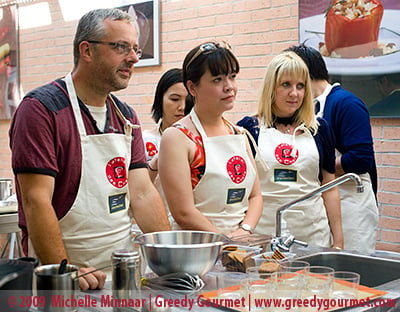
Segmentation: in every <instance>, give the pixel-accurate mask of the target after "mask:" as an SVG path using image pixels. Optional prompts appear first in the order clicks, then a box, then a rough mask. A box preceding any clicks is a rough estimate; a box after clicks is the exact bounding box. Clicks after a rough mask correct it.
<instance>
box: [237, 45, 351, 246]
mask: <svg viewBox="0 0 400 312" xmlns="http://www.w3.org/2000/svg"><path fill="white" fill-rule="evenodd" d="M238 125H239V126H242V127H244V128H245V129H247V130H248V131H249V132H250V134H251V136H250V138H251V137H252V138H254V144H253V148H254V150H255V151H256V154H255V160H256V164H257V171H258V174H259V179H260V185H261V192H262V196H263V213H262V216H261V218H260V221H259V223H258V225H257V228H256V233H260V234H274V233H275V226H276V225H275V216H276V211H277V210H278V209H279V208H280V207H282V206H283V205H286V204H287V203H289V202H291V201H293V200H295V199H298V198H300V197H301V196H304V195H306V194H308V193H310V192H312V191H314V190H315V189H317V188H319V187H320V186H321V185H322V184H325V183H328V182H330V181H332V180H334V179H335V148H334V147H335V142H334V137H333V134H332V132H331V129H330V128H329V126H328V124H327V123H326V121H325V120H323V119H322V118H319V119H317V118H316V117H315V114H314V105H313V101H312V96H311V82H310V77H309V74H308V69H307V65H306V64H305V63H304V62H303V61H302V60H301V58H300V57H299V56H297V55H296V54H295V53H293V52H286V53H281V54H279V55H277V56H275V57H274V58H273V59H272V61H271V62H270V63H269V64H268V67H267V70H266V73H265V77H264V81H263V84H262V87H261V92H260V98H259V101H258V111H257V114H256V115H255V116H246V117H244V118H243V119H242V120H240V121H239V122H238ZM283 221H284V224H283V226H282V229H283V232H282V236H283V237H286V236H287V235H288V234H292V235H294V236H295V237H296V239H298V240H302V241H306V242H307V243H308V244H310V245H314V246H321V247H331V246H334V247H338V248H343V233H342V225H341V216H340V197H339V191H338V189H337V188H336V187H335V188H332V189H330V190H328V191H326V192H324V193H323V194H322V195H321V194H318V195H317V196H314V197H312V198H310V199H309V200H307V201H303V202H302V203H298V204H296V205H295V206H293V207H292V208H291V209H288V210H286V211H285V212H284V214H283ZM288 232H289V233H288Z"/></svg>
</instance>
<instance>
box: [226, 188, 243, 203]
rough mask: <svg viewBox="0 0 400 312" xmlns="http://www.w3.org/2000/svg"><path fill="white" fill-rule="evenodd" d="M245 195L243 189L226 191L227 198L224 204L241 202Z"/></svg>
mask: <svg viewBox="0 0 400 312" xmlns="http://www.w3.org/2000/svg"><path fill="white" fill-rule="evenodd" d="M245 194H246V189H245V188H240V189H228V196H227V199H226V203H227V204H228V205H229V204H236V203H240V202H242V201H243V198H244V195H245Z"/></svg>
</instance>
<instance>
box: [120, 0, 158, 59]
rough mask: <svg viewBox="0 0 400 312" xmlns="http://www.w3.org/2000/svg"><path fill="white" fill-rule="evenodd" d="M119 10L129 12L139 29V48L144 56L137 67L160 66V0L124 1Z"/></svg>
mask: <svg viewBox="0 0 400 312" xmlns="http://www.w3.org/2000/svg"><path fill="white" fill-rule="evenodd" d="M125 2H127V4H124V5H123V6H119V7H118V8H119V9H121V10H123V11H126V12H128V13H129V14H130V15H131V16H132V18H133V20H134V21H135V23H136V24H137V29H139V33H138V39H139V47H140V48H141V49H142V51H143V54H142V57H141V58H140V61H139V62H138V63H137V64H135V67H143V66H154V65H160V12H159V0H152V1H129V0H128V1H127V0H125V1H123V3H125Z"/></svg>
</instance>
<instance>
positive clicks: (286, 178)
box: [274, 169, 297, 182]
mask: <svg viewBox="0 0 400 312" xmlns="http://www.w3.org/2000/svg"><path fill="white" fill-rule="evenodd" d="M274 181H275V182H297V170H291V169H275V170H274Z"/></svg>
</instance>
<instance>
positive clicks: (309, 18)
mask: <svg viewBox="0 0 400 312" xmlns="http://www.w3.org/2000/svg"><path fill="white" fill-rule="evenodd" d="M399 16H400V1H398V0H360V1H358V2H357V8H356V4H354V1H351V0H320V1H314V0H299V41H300V43H304V44H306V45H308V46H312V47H314V48H315V49H317V50H319V52H320V53H321V54H322V55H323V57H324V60H325V63H326V65H327V67H328V72H329V75H330V77H331V80H332V82H340V83H341V84H342V86H343V87H344V88H345V89H347V90H349V91H351V92H353V93H354V94H356V95H357V96H358V97H360V98H361V99H362V100H363V102H364V103H365V104H366V105H367V107H368V110H369V113H370V116H371V117H377V118H379V117H384V118H388V117H394V118H399V117H400V19H399Z"/></svg>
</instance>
